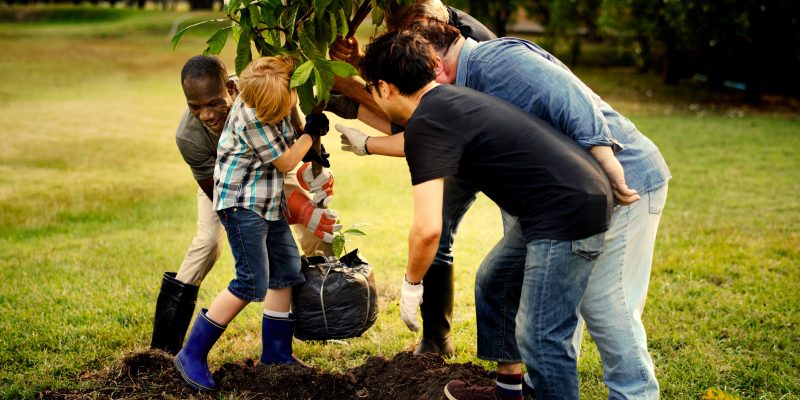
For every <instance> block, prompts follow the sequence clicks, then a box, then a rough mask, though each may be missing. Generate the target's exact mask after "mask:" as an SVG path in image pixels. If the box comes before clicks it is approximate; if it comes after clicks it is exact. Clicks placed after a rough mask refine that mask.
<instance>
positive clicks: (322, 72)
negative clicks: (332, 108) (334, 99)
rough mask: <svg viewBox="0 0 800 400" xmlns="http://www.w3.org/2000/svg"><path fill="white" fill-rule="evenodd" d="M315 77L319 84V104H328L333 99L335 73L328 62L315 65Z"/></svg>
mask: <svg viewBox="0 0 800 400" xmlns="http://www.w3.org/2000/svg"><path fill="white" fill-rule="evenodd" d="M314 77H315V78H316V84H317V104H319V103H327V102H328V100H329V99H330V98H331V89H332V88H333V71H331V69H330V66H329V65H328V61H324V62H321V63H316V62H315V63H314Z"/></svg>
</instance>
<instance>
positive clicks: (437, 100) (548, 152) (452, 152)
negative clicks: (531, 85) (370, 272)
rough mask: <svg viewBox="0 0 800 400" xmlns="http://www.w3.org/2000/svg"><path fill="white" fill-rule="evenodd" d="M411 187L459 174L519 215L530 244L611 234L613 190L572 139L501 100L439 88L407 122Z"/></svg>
mask: <svg viewBox="0 0 800 400" xmlns="http://www.w3.org/2000/svg"><path fill="white" fill-rule="evenodd" d="M405 153H406V161H407V162H408V167H409V170H410V171H411V183H412V184H414V185H417V184H420V183H423V182H426V181H429V180H432V179H437V178H443V177H447V176H451V175H457V176H458V177H459V178H461V179H464V180H466V181H468V182H470V183H471V184H473V185H474V186H475V187H476V188H477V189H479V190H480V191H482V192H483V193H485V194H486V195H487V196H488V197H489V198H490V199H492V200H493V201H494V202H495V203H497V204H498V205H499V206H500V207H502V208H503V209H504V210H506V211H507V212H509V213H510V214H512V215H514V216H516V217H517V218H518V219H519V221H520V225H521V226H522V231H523V233H524V235H525V238H526V240H533V239H554V240H577V239H583V238H585V237H588V236H591V235H594V234H596V233H600V232H603V231H605V230H606V229H608V223H609V218H610V217H611V209H612V207H613V201H612V194H611V185H610V184H609V182H608V179H607V178H606V175H605V174H604V173H603V171H602V170H601V169H600V166H599V165H598V164H597V162H596V161H595V160H594V159H593V158H592V156H591V155H590V154H589V153H588V152H586V150H584V149H583V148H581V147H580V146H578V145H577V144H576V143H575V142H574V141H573V140H572V139H570V138H569V137H568V136H567V135H565V134H563V133H561V132H559V131H557V130H556V129H555V128H553V127H552V126H550V125H549V124H547V123H546V122H544V121H543V120H541V119H539V118H536V117H534V116H532V115H530V114H528V113H526V112H525V111H523V110H522V109H520V108H518V107H516V106H514V105H512V104H511V103H507V102H505V101H503V100H501V99H498V98H495V97H492V96H489V95H486V94H484V93H480V92H477V91H474V90H472V89H469V88H466V87H457V86H451V85H440V86H437V87H435V88H433V89H431V90H430V91H429V92H428V93H426V94H425V95H424V96H423V97H422V100H421V101H420V104H419V107H418V108H417V109H416V111H415V112H414V114H413V115H412V116H411V118H410V119H409V120H408V124H407V125H406V133H405Z"/></svg>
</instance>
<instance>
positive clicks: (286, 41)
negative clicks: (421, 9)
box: [172, 0, 414, 255]
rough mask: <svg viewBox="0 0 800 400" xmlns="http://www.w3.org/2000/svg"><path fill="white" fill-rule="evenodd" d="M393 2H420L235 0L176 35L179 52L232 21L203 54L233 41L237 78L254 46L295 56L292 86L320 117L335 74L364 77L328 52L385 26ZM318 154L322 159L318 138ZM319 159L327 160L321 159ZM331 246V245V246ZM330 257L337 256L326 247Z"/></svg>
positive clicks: (304, 106) (405, 1) (316, 167)
mask: <svg viewBox="0 0 800 400" xmlns="http://www.w3.org/2000/svg"><path fill="white" fill-rule="evenodd" d="M389 1H396V2H397V3H399V4H401V5H411V4H413V2H414V0H256V1H253V0H230V1H229V2H228V3H227V4H226V5H225V7H224V11H225V14H226V18H219V19H212V20H208V21H202V22H199V23H196V24H193V25H189V26H187V27H185V28H183V29H181V30H180V31H178V32H177V33H176V34H175V36H173V37H172V45H173V48H174V47H176V46H177V45H178V42H180V40H181V38H182V37H183V35H184V34H185V33H186V32H187V31H189V30H190V29H192V28H195V27H197V26H200V25H203V24H207V23H212V22H227V21H230V24H229V25H228V26H225V27H222V28H220V29H219V30H217V31H216V32H215V33H214V34H213V35H211V37H210V38H209V39H208V41H207V42H206V43H207V44H208V47H206V49H205V51H204V52H203V54H206V55H208V54H215V55H216V54H219V53H220V52H221V51H222V49H223V48H224V47H225V44H226V43H227V42H228V38H229V37H231V36H232V37H233V41H234V42H235V43H236V62H235V65H236V74H237V75H238V74H241V72H242V71H243V70H244V69H245V68H246V67H247V65H248V64H249V63H250V62H251V61H252V60H253V53H252V48H253V45H255V49H256V51H257V52H258V54H259V55H260V56H275V55H279V54H289V55H292V56H294V57H295V58H296V59H298V60H300V61H299V65H298V67H297V69H296V70H295V71H294V74H293V75H292V79H291V82H290V87H291V88H297V94H298V97H299V99H300V108H301V110H302V111H303V113H305V114H319V113H321V112H322V110H323V109H324V108H325V105H326V104H327V102H328V100H329V99H330V95H331V90H332V89H333V83H334V79H335V76H340V77H344V78H347V77H351V76H353V75H358V71H357V70H356V68H355V67H353V66H352V65H350V64H348V63H346V62H342V61H331V60H329V59H327V57H326V54H327V53H328V48H329V47H330V45H331V43H333V42H334V41H335V40H336V39H337V37H338V36H344V37H345V38H350V37H352V36H353V35H355V32H356V29H357V28H358V26H359V25H361V23H362V22H363V21H364V19H365V18H366V17H367V15H369V14H370V13H372V22H373V24H374V25H375V26H379V25H380V24H381V23H382V22H383V10H384V8H385V7H384V6H385V4H386V3H387V2H389ZM312 150H313V151H315V152H316V153H317V154H318V155H322V147H321V144H320V142H319V139H317V140H316V141H315V142H314V144H313V146H312ZM317 159H318V160H324V159H323V158H322V157H317ZM321 170H322V165H321V164H320V162H318V161H314V162H313V163H312V171H313V173H314V176H317V175H319V174H320V172H321ZM328 247H329V246H328ZM326 253H327V254H326V255H331V254H333V252H332V251H331V249H330V248H328V249H326Z"/></svg>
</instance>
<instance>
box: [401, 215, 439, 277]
mask: <svg viewBox="0 0 800 400" xmlns="http://www.w3.org/2000/svg"><path fill="white" fill-rule="evenodd" d="M439 236H440V233H437V232H431V230H430V229H424V228H420V227H418V226H416V225H415V226H412V227H411V231H410V232H409V235H408V267H407V268H406V279H408V281H409V282H419V281H421V280H422V278H423V277H424V276H425V274H426V273H427V272H428V268H430V266H431V263H432V262H433V258H434V257H435V256H436V249H437V247H438V246H439Z"/></svg>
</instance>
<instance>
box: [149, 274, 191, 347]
mask: <svg viewBox="0 0 800 400" xmlns="http://www.w3.org/2000/svg"><path fill="white" fill-rule="evenodd" d="M175 275H176V274H175V272H165V273H164V278H163V279H162V281H161V291H160V292H159V293H158V300H157V301H156V316H155V319H154V321H153V339H152V340H151V341H150V347H151V348H154V349H160V350H164V351H166V352H167V353H170V354H172V355H175V354H178V352H179V351H180V350H181V347H183V338H184V337H186V330H187V329H189V323H190V322H191V321H192V315H193V314H194V307H195V304H196V303H197V292H198V291H199V289H200V287H199V286H192V285H186V284H184V283H182V282H181V281H179V280H177V279H175Z"/></svg>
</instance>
